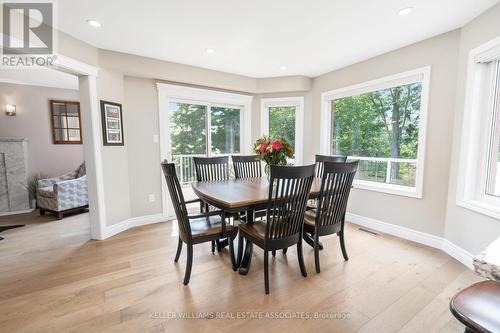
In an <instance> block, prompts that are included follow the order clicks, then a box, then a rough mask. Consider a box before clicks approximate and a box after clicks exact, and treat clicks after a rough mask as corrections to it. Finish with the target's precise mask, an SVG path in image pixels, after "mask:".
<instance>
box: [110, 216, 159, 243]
mask: <svg viewBox="0 0 500 333" xmlns="http://www.w3.org/2000/svg"><path fill="white" fill-rule="evenodd" d="M167 220H169V219H168V218H167V216H165V215H163V214H161V213H160V214H152V215H145V216H139V217H132V218H129V219H126V220H125V221H122V222H118V223H115V224H113V225H110V226H106V229H105V230H104V235H103V239H106V238H109V237H111V236H114V235H116V234H119V233H120V232H123V231H125V230H128V229H130V228H133V227H139V226H142V225H146V224H154V223H160V222H166V221H167Z"/></svg>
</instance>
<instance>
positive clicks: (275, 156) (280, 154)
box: [253, 136, 293, 174]
mask: <svg viewBox="0 0 500 333" xmlns="http://www.w3.org/2000/svg"><path fill="white" fill-rule="evenodd" d="M253 150H254V152H255V153H256V154H257V155H259V157H260V159H261V160H263V161H264V162H265V163H266V168H265V170H266V174H269V166H270V165H286V164H287V161H286V159H287V158H291V157H293V148H292V146H291V145H290V144H289V143H288V142H286V141H285V140H284V139H278V138H271V137H267V136H264V137H262V138H260V139H258V140H257V141H256V142H255V145H254V148H253Z"/></svg>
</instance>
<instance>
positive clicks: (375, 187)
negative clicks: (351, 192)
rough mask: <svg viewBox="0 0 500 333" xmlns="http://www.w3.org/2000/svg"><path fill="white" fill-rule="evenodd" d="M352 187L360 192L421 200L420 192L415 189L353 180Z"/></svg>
mask: <svg viewBox="0 0 500 333" xmlns="http://www.w3.org/2000/svg"><path fill="white" fill-rule="evenodd" d="M353 187H354V188H355V189H360V190H368V191H374V192H381V193H387V194H393V195H399V196H403V197H410V198H416V199H422V191H421V190H420V191H418V190H417V188H415V187H409V186H401V185H393V184H385V183H376V182H369V181H364V180H356V179H355V180H354V182H353Z"/></svg>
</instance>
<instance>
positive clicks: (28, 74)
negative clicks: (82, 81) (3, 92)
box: [0, 67, 79, 90]
mask: <svg viewBox="0 0 500 333" xmlns="http://www.w3.org/2000/svg"><path fill="white" fill-rule="evenodd" d="M0 82H6V83H15V84H25V85H31V86H44V87H53V88H62V89H73V90H78V89H79V88H78V77H76V76H74V75H71V74H67V73H64V72H61V71H56V70H52V69H48V68H44V67H37V68H29V69H3V68H2V69H0Z"/></svg>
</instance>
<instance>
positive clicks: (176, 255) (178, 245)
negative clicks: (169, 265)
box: [174, 237, 182, 262]
mask: <svg viewBox="0 0 500 333" xmlns="http://www.w3.org/2000/svg"><path fill="white" fill-rule="evenodd" d="M181 251H182V240H181V238H180V237H179V242H178V243H177V253H176V254H175V259H174V262H177V261H179V257H180V256H181Z"/></svg>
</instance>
